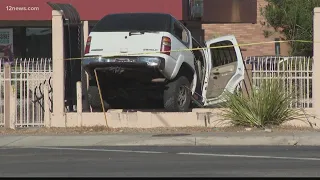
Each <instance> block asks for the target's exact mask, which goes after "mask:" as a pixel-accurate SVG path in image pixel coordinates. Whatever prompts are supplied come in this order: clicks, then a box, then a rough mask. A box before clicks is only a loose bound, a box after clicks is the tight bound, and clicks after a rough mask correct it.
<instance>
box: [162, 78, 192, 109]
mask: <svg viewBox="0 0 320 180" xmlns="http://www.w3.org/2000/svg"><path fill="white" fill-rule="evenodd" d="M186 87H188V88H189V87H190V82H189V80H188V79H187V78H186V77H185V76H180V77H178V78H177V79H176V80H174V81H172V82H169V83H168V84H167V85H166V87H165V90H164V94H163V103H164V109H165V110H166V111H168V112H186V111H188V110H189V107H190V101H191V92H190V90H189V89H188V88H186Z"/></svg>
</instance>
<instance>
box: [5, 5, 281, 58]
mask: <svg viewBox="0 0 320 180" xmlns="http://www.w3.org/2000/svg"><path fill="white" fill-rule="evenodd" d="M47 1H48V0H1V1H0V8H2V9H1V10H0V46H3V47H6V48H2V49H8V48H11V50H12V53H13V54H14V56H15V57H22V58H28V57H31V58H37V57H39V58H40V57H51V55H52V51H51V44H52V37H51V12H52V9H51V7H50V6H49V5H48V4H47ZM51 2H54V3H68V4H71V5H72V6H73V7H74V8H75V9H76V10H77V11H78V13H79V15H80V18H81V20H83V21H89V29H90V28H92V27H93V26H94V24H95V23H96V22H97V21H98V20H99V19H101V18H102V17H103V16H105V15H106V14H111V13H120V12H160V13H169V14H171V15H173V16H174V17H175V18H177V19H178V20H181V21H183V22H185V23H186V24H187V27H188V28H189V29H190V31H191V32H192V33H193V35H194V36H195V37H196V38H197V39H198V40H199V41H203V40H208V39H211V38H213V37H216V36H221V35H226V34H234V35H235V36H236V37H237V39H238V40H239V43H249V42H263V41H270V40H274V38H278V37H279V35H277V34H274V35H272V36H270V37H268V38H265V37H264V32H263V30H264V27H263V26H262V25H261V24H262V23H263V21H264V20H263V17H262V16H261V14H260V7H263V6H264V5H266V2H265V1H264V0H161V1H159V0H134V1H133V0H117V1H114V0H91V1H87V0H51ZM242 50H243V55H244V56H261V55H275V45H274V44H263V45H259V46H252V47H249V46H248V47H242ZM0 51H1V49H0ZM286 51H287V49H286V48H285V47H283V44H282V45H281V55H286ZM1 54H7V53H4V52H0V55H1Z"/></svg>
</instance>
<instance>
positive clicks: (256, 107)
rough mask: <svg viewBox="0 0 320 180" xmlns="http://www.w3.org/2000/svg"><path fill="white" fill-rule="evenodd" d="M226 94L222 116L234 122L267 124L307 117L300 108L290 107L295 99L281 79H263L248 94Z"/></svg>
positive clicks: (246, 125) (262, 126)
mask: <svg viewBox="0 0 320 180" xmlns="http://www.w3.org/2000/svg"><path fill="white" fill-rule="evenodd" d="M226 98H227V99H226V100H227V101H226V103H224V105H222V106H223V108H224V112H223V114H222V116H223V117H224V119H227V120H231V123H232V124H233V125H235V126H244V127H258V128H264V127H266V126H267V127H269V126H277V125H280V124H282V123H284V122H286V121H290V120H294V119H298V120H299V119H300V120H302V118H303V117H304V116H303V114H302V113H300V110H299V109H293V108H290V105H291V104H292V103H293V102H294V99H293V98H292V94H289V93H288V92H286V91H285V87H284V86H283V85H282V83H280V81H279V80H267V81H263V82H262V84H261V86H260V87H259V88H258V89H257V90H252V91H251V92H250V93H249V94H248V95H244V94H243V93H241V92H236V93H233V94H232V93H227V94H226Z"/></svg>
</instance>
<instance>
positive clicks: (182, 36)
mask: <svg viewBox="0 0 320 180" xmlns="http://www.w3.org/2000/svg"><path fill="white" fill-rule="evenodd" d="M173 34H174V35H175V36H176V37H177V38H178V39H179V40H180V41H181V42H182V43H183V44H185V45H187V46H188V44H189V36H188V33H187V31H186V29H185V28H183V27H182V26H180V24H178V23H177V22H175V23H174V25H173Z"/></svg>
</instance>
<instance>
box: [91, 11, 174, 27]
mask: <svg viewBox="0 0 320 180" xmlns="http://www.w3.org/2000/svg"><path fill="white" fill-rule="evenodd" d="M170 22H171V16H170V15H167V14H151V13H132V14H130V13H128V14H112V15H107V16H105V17H103V18H102V19H101V20H100V21H99V22H98V23H97V24H96V25H95V26H94V28H93V29H92V32H119V31H166V32H169V31H170V25H171V23H170Z"/></svg>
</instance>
